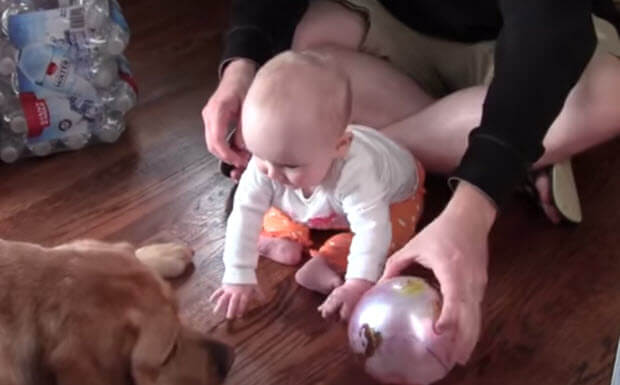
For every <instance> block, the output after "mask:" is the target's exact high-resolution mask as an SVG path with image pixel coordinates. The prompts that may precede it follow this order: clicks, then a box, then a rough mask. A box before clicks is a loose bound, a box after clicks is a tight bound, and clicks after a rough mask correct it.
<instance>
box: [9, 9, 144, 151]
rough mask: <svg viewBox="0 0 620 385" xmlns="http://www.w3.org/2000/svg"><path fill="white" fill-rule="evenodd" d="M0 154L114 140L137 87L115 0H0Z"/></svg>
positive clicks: (125, 31) (124, 27)
mask: <svg viewBox="0 0 620 385" xmlns="http://www.w3.org/2000/svg"><path fill="white" fill-rule="evenodd" d="M0 12H2V17H1V30H2V31H1V32H2V34H1V36H0V116H1V117H2V119H0V159H1V160H2V161H3V162H6V163H12V162H15V161H16V160H17V159H20V158H23V157H29V156H46V155H49V154H52V153H55V152H60V151H69V150H78V149H80V148H83V147H85V146H86V145H88V144H90V143H96V142H105V143H112V142H115V141H116V140H117V139H118V138H119V136H120V135H121V134H122V133H123V131H124V130H125V123H124V115H125V114H126V113H127V111H129V110H130V109H131V108H132V107H134V106H135V105H136V103H137V88H136V84H135V81H134V80H133V77H132V75H131V71H130V69H129V64H128V62H127V60H126V58H125V57H124V56H123V55H122V53H123V51H124V50H125V48H126V46H127V44H128V43H129V27H128V25H127V22H126V21H125V18H124V17H123V14H122V12H121V9H120V6H119V4H118V3H117V0H0Z"/></svg>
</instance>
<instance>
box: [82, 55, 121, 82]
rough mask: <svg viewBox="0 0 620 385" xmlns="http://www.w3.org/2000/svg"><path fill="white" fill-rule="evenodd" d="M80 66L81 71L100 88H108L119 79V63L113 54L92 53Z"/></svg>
mask: <svg viewBox="0 0 620 385" xmlns="http://www.w3.org/2000/svg"><path fill="white" fill-rule="evenodd" d="M79 68H80V70H79V72H80V73H81V74H82V75H83V76H85V77H86V78H87V79H89V80H90V81H91V82H92V84H93V85H94V86H95V87H96V88H98V89H102V88H108V87H110V86H111V85H112V84H113V83H114V81H116V80H117V79H118V64H117V62H116V59H115V58H114V57H112V56H103V55H90V56H89V57H87V58H85V60H83V62H82V63H81V64H80V65H79Z"/></svg>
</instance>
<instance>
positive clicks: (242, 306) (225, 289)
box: [209, 285, 263, 319]
mask: <svg viewBox="0 0 620 385" xmlns="http://www.w3.org/2000/svg"><path fill="white" fill-rule="evenodd" d="M254 296H258V297H261V298H262V297H263V294H262V292H261V291H260V289H259V287H258V285H222V287H220V288H219V289H217V290H216V291H215V293H213V295H211V298H209V301H211V302H215V301H217V305H215V309H213V313H221V312H222V311H223V310H225V311H226V318H228V319H233V318H240V317H242V316H243V313H245V310H246V308H247V307H248V303H249V302H250V300H251V299H252V297H254Z"/></svg>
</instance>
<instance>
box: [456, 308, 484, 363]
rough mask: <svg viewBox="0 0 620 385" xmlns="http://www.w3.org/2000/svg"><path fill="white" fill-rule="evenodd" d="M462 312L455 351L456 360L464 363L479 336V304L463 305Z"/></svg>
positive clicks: (467, 359)
mask: <svg viewBox="0 0 620 385" xmlns="http://www.w3.org/2000/svg"><path fill="white" fill-rule="evenodd" d="M462 309H463V314H461V322H460V329H461V333H459V334H460V338H459V340H458V341H457V342H460V344H459V345H457V346H458V348H457V352H456V359H457V362H458V363H459V364H461V365H465V364H466V363H467V361H469V358H470V357H471V355H472V353H473V351H474V349H475V347H476V344H477V342H478V339H479V338H480V327H481V309H480V305H478V304H475V303H471V304H470V306H464V307H463V308H462Z"/></svg>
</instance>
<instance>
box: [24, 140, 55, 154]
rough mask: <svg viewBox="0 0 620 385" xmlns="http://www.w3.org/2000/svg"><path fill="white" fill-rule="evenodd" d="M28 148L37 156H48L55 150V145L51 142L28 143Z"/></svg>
mask: <svg viewBox="0 0 620 385" xmlns="http://www.w3.org/2000/svg"><path fill="white" fill-rule="evenodd" d="M26 147H27V148H28V150H30V152H31V153H32V154H33V155H35V156H47V155H49V154H51V153H52V150H54V144H53V143H52V142H51V141H41V142H36V143H27V144H26Z"/></svg>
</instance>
